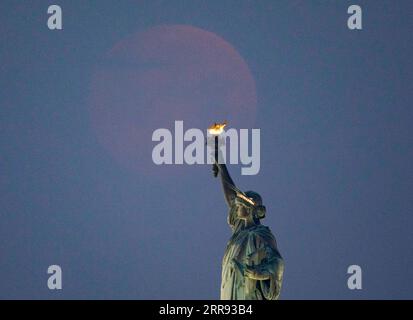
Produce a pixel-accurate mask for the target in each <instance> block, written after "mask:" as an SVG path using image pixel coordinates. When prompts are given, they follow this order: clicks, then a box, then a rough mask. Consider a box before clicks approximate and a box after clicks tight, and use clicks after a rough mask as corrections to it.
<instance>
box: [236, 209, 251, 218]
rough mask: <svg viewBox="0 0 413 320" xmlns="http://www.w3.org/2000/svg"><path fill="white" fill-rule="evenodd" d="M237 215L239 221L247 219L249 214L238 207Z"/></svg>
mask: <svg viewBox="0 0 413 320" xmlns="http://www.w3.org/2000/svg"><path fill="white" fill-rule="evenodd" d="M237 215H238V218H239V219H247V218H248V215H249V212H248V210H247V208H245V207H244V206H238V210H237Z"/></svg>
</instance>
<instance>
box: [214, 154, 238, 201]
mask: <svg viewBox="0 0 413 320" xmlns="http://www.w3.org/2000/svg"><path fill="white" fill-rule="evenodd" d="M212 169H213V171H214V175H215V176H217V175H219V176H220V179H221V183H222V189H223V191H224V196H225V201H226V202H227V205H228V207H230V206H231V203H232V202H233V200H234V198H235V197H236V191H235V190H236V187H235V184H234V181H233V180H232V178H231V176H230V175H229V172H228V169H227V166H226V165H225V163H218V162H217V161H216V162H215V164H214V165H213V167H212Z"/></svg>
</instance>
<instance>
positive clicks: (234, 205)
mask: <svg viewBox="0 0 413 320" xmlns="http://www.w3.org/2000/svg"><path fill="white" fill-rule="evenodd" d="M213 171H214V175H215V176H217V175H219V176H220V178H221V181H222V186H223V189H224V195H225V200H226V202H227V204H228V207H229V214H228V224H229V226H230V227H231V229H232V236H231V238H230V240H229V241H228V244H227V247H226V250H225V255H224V258H223V261H222V280H221V299H223V300H276V299H278V297H279V295H280V290H281V284H282V278H283V271H284V262H283V259H282V257H281V255H280V253H279V252H278V249H277V244H276V240H275V237H274V236H273V234H272V233H271V231H270V229H269V228H268V227H265V226H263V225H261V223H260V220H261V219H263V218H264V217H265V213H266V210H265V207H264V206H263V205H262V199H261V196H260V195H259V194H258V193H256V192H253V191H247V192H245V193H243V192H242V191H240V190H238V189H237V188H236V187H235V185H234V182H233V181H232V179H231V177H230V175H229V173H228V170H227V167H226V165H225V164H219V163H218V162H217V161H216V162H215V164H214V165H213Z"/></svg>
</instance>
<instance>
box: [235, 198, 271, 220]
mask: <svg viewBox="0 0 413 320" xmlns="http://www.w3.org/2000/svg"><path fill="white" fill-rule="evenodd" d="M245 195H246V196H247V197H248V198H250V199H252V200H253V201H254V202H255V203H256V205H255V206H252V205H240V206H238V211H237V214H238V218H240V219H248V218H253V219H254V221H255V222H257V223H258V222H259V220H260V219H263V218H265V213H266V210H265V207H264V206H263V205H262V198H261V196H260V195H259V194H258V193H257V192H255V191H247V192H245Z"/></svg>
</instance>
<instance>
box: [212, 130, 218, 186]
mask: <svg viewBox="0 0 413 320" xmlns="http://www.w3.org/2000/svg"><path fill="white" fill-rule="evenodd" d="M217 163H218V136H215V163H214V164H213V167H214V170H213V171H214V177H215V178H216V177H217V176H218V164H217Z"/></svg>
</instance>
